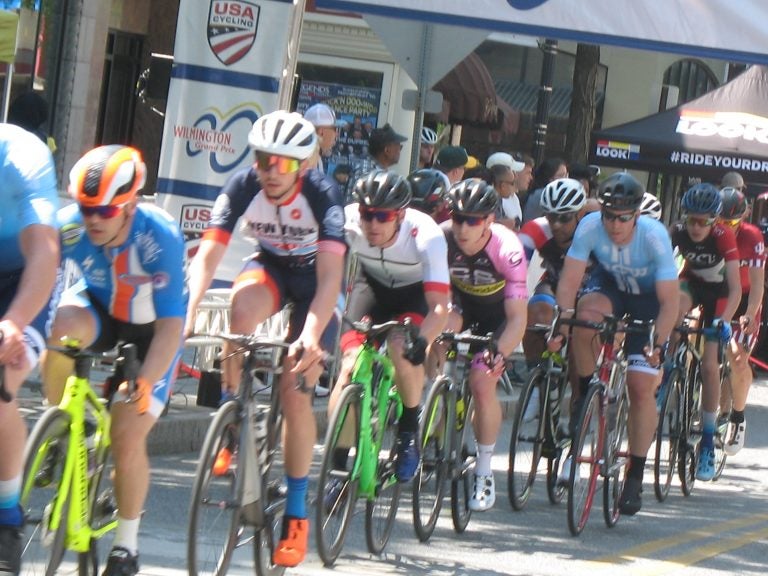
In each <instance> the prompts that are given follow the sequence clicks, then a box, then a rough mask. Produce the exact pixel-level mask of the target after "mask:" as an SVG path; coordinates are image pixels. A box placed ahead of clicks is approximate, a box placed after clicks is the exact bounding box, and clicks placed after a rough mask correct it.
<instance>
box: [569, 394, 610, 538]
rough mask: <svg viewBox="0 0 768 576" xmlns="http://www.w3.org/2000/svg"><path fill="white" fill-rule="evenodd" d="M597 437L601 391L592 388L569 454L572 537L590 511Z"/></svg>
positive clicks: (597, 467)
mask: <svg viewBox="0 0 768 576" xmlns="http://www.w3.org/2000/svg"><path fill="white" fill-rule="evenodd" d="M600 434H601V430H600V389H599V387H598V386H591V387H590V388H589V390H588V391H587V394H586V396H585V398H584V404H583V407H582V411H581V415H580V417H579V424H578V426H577V428H576V438H574V440H573V444H572V445H571V453H570V455H569V458H570V476H569V478H568V529H569V530H570V531H571V534H573V535H574V536H578V535H579V534H581V531H582V530H584V526H586V525H587V520H588V519H589V512H590V511H591V509H592V501H593V499H594V496H595V488H596V485H597V476H598V474H599V472H600V459H601V458H602V454H601V450H602V446H601V445H600Z"/></svg>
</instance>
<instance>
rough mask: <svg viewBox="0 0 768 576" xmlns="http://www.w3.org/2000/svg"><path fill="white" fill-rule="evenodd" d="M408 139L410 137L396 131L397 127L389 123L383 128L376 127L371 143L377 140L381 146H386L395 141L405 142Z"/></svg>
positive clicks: (372, 133)
mask: <svg viewBox="0 0 768 576" xmlns="http://www.w3.org/2000/svg"><path fill="white" fill-rule="evenodd" d="M407 140H408V138H406V137H405V136H403V135H402V134H398V133H397V132H395V129H394V128H392V126H390V125H389V124H384V126H382V127H381V128H374V129H373V131H372V132H371V137H370V141H371V143H372V142H376V143H377V144H379V145H380V146H386V145H387V144H391V143H393V142H405V141H407ZM371 145H373V144H371Z"/></svg>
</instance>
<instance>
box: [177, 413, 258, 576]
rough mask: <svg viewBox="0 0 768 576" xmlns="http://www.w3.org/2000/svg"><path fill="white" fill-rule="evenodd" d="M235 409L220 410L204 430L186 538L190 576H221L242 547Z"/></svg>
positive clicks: (239, 473)
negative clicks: (237, 550) (233, 555)
mask: <svg viewBox="0 0 768 576" xmlns="http://www.w3.org/2000/svg"><path fill="white" fill-rule="evenodd" d="M241 423H242V420H241V418H240V406H239V404H238V402H236V401H229V402H226V403H225V404H224V405H222V406H221V407H220V408H219V410H218V411H217V412H216V415H215V416H214V418H213V421H212V422H211V425H210V427H209V428H208V433H207V434H206V436H205V441H204V442H203V447H202V449H201V450H200V460H199V461H198V463H197V470H196V471H195V481H194V484H193V486H192V501H191V503H190V508H189V529H188V533H187V569H188V571H189V574H190V576H198V575H200V576H207V575H212V576H224V574H226V572H227V569H228V568H229V563H230V560H231V559H232V553H233V552H234V550H235V548H236V547H238V546H241V545H243V544H245V540H244V539H243V537H244V532H245V528H244V526H243V524H242V519H241V509H242V503H241V498H242V470H241V469H240V462H239V461H238V458H239V457H240V450H239V448H240V426H241Z"/></svg>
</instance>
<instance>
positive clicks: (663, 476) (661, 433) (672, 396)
mask: <svg viewBox="0 0 768 576" xmlns="http://www.w3.org/2000/svg"><path fill="white" fill-rule="evenodd" d="M681 380H682V373H681V372H680V370H679V369H678V368H674V369H672V370H671V371H670V373H669V375H668V378H667V383H666V386H665V389H664V398H663V399H662V404H661V410H660V411H659V424H658V427H657V428H656V458H655V459H654V462H653V490H654V492H655V493H656V499H657V500H658V501H659V502H664V500H666V498H667V496H668V495H669V487H670V486H671V484H672V477H673V476H674V475H675V469H676V467H677V454H678V451H679V449H680V428H681V422H682V411H681V409H682V395H681V391H680V384H681Z"/></svg>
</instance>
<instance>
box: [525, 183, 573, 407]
mask: <svg viewBox="0 0 768 576" xmlns="http://www.w3.org/2000/svg"><path fill="white" fill-rule="evenodd" d="M540 202H541V209H542V210H543V212H544V216H539V217H538V218H535V219H533V220H529V221H528V222H526V223H525V224H524V225H523V227H522V229H521V230H520V241H521V242H522V243H523V248H524V249H525V257H526V258H527V259H528V261H530V260H531V258H532V257H533V253H534V251H535V250H538V251H539V255H540V256H541V260H542V267H543V268H544V274H543V275H542V276H541V278H540V279H539V282H538V284H536V288H534V290H533V296H531V299H530V300H528V326H533V325H534V324H549V323H550V322H552V317H553V314H554V306H555V291H556V290H557V282H558V279H559V277H560V272H561V271H562V269H563V263H564V262H565V255H566V252H567V251H568V248H569V247H570V246H571V242H572V241H573V235H574V233H575V232H576V226H578V224H579V222H580V221H581V219H582V218H583V217H584V214H585V213H586V204H587V193H586V191H585V190H584V186H582V184H581V183H580V182H579V181H578V180H574V179H572V178H559V179H557V180H554V181H552V182H550V183H549V184H547V185H546V186H545V187H544V190H543V191H542V194H541V199H540ZM545 346H546V343H545V342H544V336H543V335H542V334H540V333H537V332H532V331H526V333H525V336H524V337H523V350H524V352H525V361H526V364H527V365H528V369H529V370H531V369H533V368H535V367H536V366H538V364H539V362H540V360H541V354H542V353H543V352H544V349H545ZM533 404H534V405H535V403H533Z"/></svg>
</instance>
